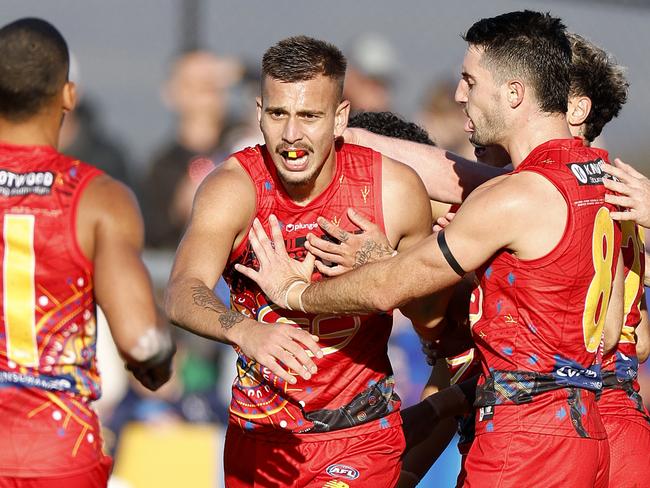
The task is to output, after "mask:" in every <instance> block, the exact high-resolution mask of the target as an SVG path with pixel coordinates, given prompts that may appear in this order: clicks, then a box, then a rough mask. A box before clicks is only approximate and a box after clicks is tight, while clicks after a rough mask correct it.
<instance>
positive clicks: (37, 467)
mask: <svg viewBox="0 0 650 488" xmlns="http://www.w3.org/2000/svg"><path fill="white" fill-rule="evenodd" d="M102 449H103V446H102V437H101V432H100V426H99V420H98V419H97V415H96V414H95V412H94V410H93V409H92V408H91V407H90V405H89V404H88V402H87V401H84V400H83V399H81V398H79V397H75V396H73V395H68V394H64V393H51V392H48V391H43V390H39V389H36V388H15V387H4V388H0V477H2V478H3V479H9V478H21V479H31V480H34V479H36V478H38V479H41V478H47V479H50V478H52V479H62V478H72V477H75V476H77V475H79V476H81V477H82V478H84V477H85V476H90V478H92V479H95V478H96V476H99V474H97V473H101V472H102V470H103V471H106V475H107V473H108V469H109V468H110V465H111V459H110V458H109V457H108V456H106V455H105V454H104V453H103V450H102ZM106 466H108V467H106ZM93 472H96V473H95V474H92V473H93ZM104 479H105V478H104ZM104 484H105V482H104ZM25 486H31V485H25ZM34 486H36V485H34ZM68 486H75V487H76V486H94V485H92V484H88V485H83V484H81V483H79V484H74V483H71V484H68Z"/></svg>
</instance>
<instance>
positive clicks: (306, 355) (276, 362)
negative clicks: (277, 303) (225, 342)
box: [236, 322, 323, 384]
mask: <svg viewBox="0 0 650 488" xmlns="http://www.w3.org/2000/svg"><path fill="white" fill-rule="evenodd" d="M239 333H240V336H239V337H238V338H237V340H236V343H237V345H239V347H240V348H241V350H242V352H243V353H244V354H246V356H248V357H249V358H251V359H254V360H255V361H257V362H258V363H260V364H261V365H262V366H264V367H266V368H268V369H269V370H270V371H271V372H272V373H273V374H275V375H276V376H278V377H280V378H282V379H283V380H285V381H286V382H288V383H289V384H294V383H296V378H295V376H296V375H300V376H301V377H302V378H304V379H305V380H308V379H309V378H311V375H312V374H315V373H316V372H317V371H318V368H317V366H316V364H315V363H314V361H313V360H312V359H311V358H312V357H317V358H322V357H323V351H322V350H321V349H320V347H319V346H318V344H317V341H318V336H315V335H311V334H310V333H309V332H307V331H306V330H304V329H301V328H300V327H298V326H296V325H292V324H285V323H280V322H277V323H275V324H264V323H261V322H257V323H256V322H251V323H250V325H247V326H244V327H242V328H241V329H240V331H239Z"/></svg>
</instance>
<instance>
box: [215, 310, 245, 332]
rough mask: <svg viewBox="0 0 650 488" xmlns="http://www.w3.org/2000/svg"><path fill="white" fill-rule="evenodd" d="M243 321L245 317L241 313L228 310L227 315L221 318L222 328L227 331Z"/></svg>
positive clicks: (222, 315)
mask: <svg viewBox="0 0 650 488" xmlns="http://www.w3.org/2000/svg"><path fill="white" fill-rule="evenodd" d="M242 320H244V316H243V315H242V314H240V313H239V312H235V311H234V310H228V311H227V312H226V313H223V314H221V315H220V316H219V323H220V324H221V327H223V328H224V329H226V330H227V329H230V328H231V327H232V326H234V325H235V324H238V323H239V322H241V321H242Z"/></svg>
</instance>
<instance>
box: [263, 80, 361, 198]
mask: <svg viewBox="0 0 650 488" xmlns="http://www.w3.org/2000/svg"><path fill="white" fill-rule="evenodd" d="M349 111H350V104H349V102H348V101H347V100H343V101H340V96H339V88H338V84H337V82H336V81H335V80H334V79H332V78H328V77H325V76H322V75H319V76H317V77H316V78H314V79H311V80H307V81H298V82H291V83H288V82H283V81H279V80H275V79H273V78H270V77H268V76H267V77H266V78H265V79H264V83H263V88H262V96H261V97H260V98H258V99H257V118H258V120H259V122H260V129H261V130H262V134H263V135H264V141H265V142H266V146H267V148H268V150H269V153H270V154H271V157H272V159H273V162H274V164H275V167H276V170H277V172H278V176H279V177H280V179H281V181H282V183H283V185H284V188H285V190H286V191H287V193H288V194H289V196H290V197H291V198H292V200H294V201H295V202H297V203H305V204H306V203H308V202H309V201H311V200H312V199H313V198H314V197H315V196H317V195H319V194H320V193H321V192H322V191H323V190H324V189H325V188H326V187H327V185H328V184H329V183H330V182H331V181H332V179H333V178H334V174H335V172H336V153H335V150H334V142H335V139H336V138H337V137H339V136H341V135H342V134H343V131H344V130H345V128H346V126H347V121H348V114H349ZM290 153H294V154H290ZM303 154H304V156H303Z"/></svg>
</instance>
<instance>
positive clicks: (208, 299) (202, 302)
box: [192, 286, 244, 330]
mask: <svg viewBox="0 0 650 488" xmlns="http://www.w3.org/2000/svg"><path fill="white" fill-rule="evenodd" d="M192 299H193V300H194V304H195V305H198V306H199V307H203V308H205V309H206V310H210V311H211V312H216V313H218V314H219V323H220V324H221V327H223V328H224V329H226V330H227V329H230V328H232V327H233V326H234V325H235V324H238V323H239V322H241V321H242V320H244V316H243V315H242V314H240V313H239V312H236V311H234V310H228V309H227V308H226V307H225V306H224V305H223V304H222V303H221V302H220V301H219V300H218V299H217V297H215V296H214V293H212V291H211V290H210V289H208V288H207V287H205V286H193V287H192Z"/></svg>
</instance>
